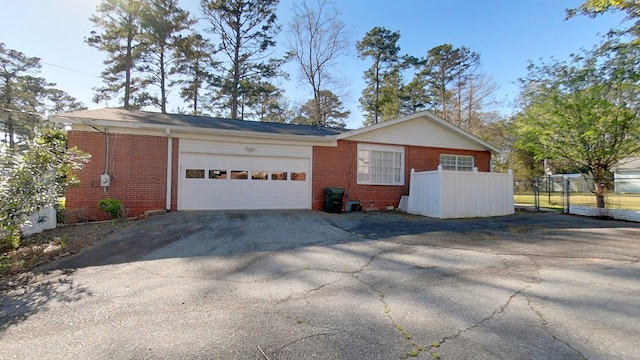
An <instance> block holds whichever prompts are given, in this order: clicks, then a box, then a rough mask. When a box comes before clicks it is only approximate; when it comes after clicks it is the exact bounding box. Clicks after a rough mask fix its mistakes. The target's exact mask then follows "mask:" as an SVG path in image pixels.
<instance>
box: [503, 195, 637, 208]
mask: <svg viewBox="0 0 640 360" xmlns="http://www.w3.org/2000/svg"><path fill="white" fill-rule="evenodd" d="M513 201H514V203H516V204H523V205H531V206H533V205H534V203H535V197H534V195H533V194H516V195H514V196H513ZM569 202H570V203H571V204H573V205H584V206H596V196H595V195H593V194H571V196H570V197H569ZM605 203H606V206H607V208H609V209H626V210H640V194H608V195H607V196H606V197H605ZM562 205H563V196H562V194H560V193H552V194H551V196H549V195H548V194H547V193H542V192H541V193H540V207H544V208H552V209H562Z"/></svg>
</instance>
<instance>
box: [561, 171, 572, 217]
mask: <svg viewBox="0 0 640 360" xmlns="http://www.w3.org/2000/svg"><path fill="white" fill-rule="evenodd" d="M563 178H564V186H563V187H562V192H563V194H562V195H563V200H564V201H563V203H564V206H563V207H562V212H563V213H565V214H570V213H571V211H570V209H569V207H570V199H569V198H570V197H571V195H570V193H571V180H569V177H568V176H566V175H565V176H563Z"/></svg>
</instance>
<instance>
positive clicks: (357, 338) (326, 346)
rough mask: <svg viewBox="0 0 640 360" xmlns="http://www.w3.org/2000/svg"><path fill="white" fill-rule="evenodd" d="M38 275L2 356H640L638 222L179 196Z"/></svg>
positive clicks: (10, 313) (23, 288) (1, 335)
mask: <svg viewBox="0 0 640 360" xmlns="http://www.w3.org/2000/svg"><path fill="white" fill-rule="evenodd" d="M34 275H35V280H32V281H30V282H29V283H26V284H22V285H20V286H17V287H14V288H13V289H5V290H3V291H2V298H1V299H0V358H3V359H43V358H45V359H68V358H82V359H104V358H112V359H131V358H149V359H263V360H264V359H403V358H416V359H434V358H440V359H634V358H635V359H638V358H640V355H639V354H640V353H639V352H638V348H637V347H638V343H639V339H640V224H635V223H626V222H617V221H607V220H598V219H589V218H582V217H575V216H568V215H559V214H529V213H526V214H516V215H513V216H508V217H500V218H489V219H469V220H436V219H429V218H424V217H417V216H411V215H406V214H400V213H393V212H375V213H343V214H326V213H322V212H314V211H219V212H175V213H170V214H166V215H162V216H157V217H152V218H150V219H146V220H142V221H139V222H138V223H136V224H135V225H133V226H130V227H128V228H126V229H125V230H123V231H122V232H119V233H116V234H113V235H112V236H111V238H110V239H108V240H107V241H105V242H103V243H101V244H100V245H98V246H96V247H94V248H91V249H87V250H85V251H84V252H82V253H80V254H78V255H76V256H74V257H72V258H69V259H65V260H63V261H60V262H58V263H55V264H51V265H49V266H47V267H45V268H42V269H39V270H38V272H37V273H36V274H34Z"/></svg>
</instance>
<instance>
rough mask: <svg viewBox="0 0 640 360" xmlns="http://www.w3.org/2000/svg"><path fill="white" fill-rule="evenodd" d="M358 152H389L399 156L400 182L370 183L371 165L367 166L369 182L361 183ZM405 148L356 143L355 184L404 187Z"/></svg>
mask: <svg viewBox="0 0 640 360" xmlns="http://www.w3.org/2000/svg"><path fill="white" fill-rule="evenodd" d="M360 151H369V152H371V151H377V152H390V153H394V154H398V153H399V154H400V181H399V182H393V183H378V182H372V181H371V165H370V164H369V180H368V181H362V180H360V179H359V176H358V175H359V168H360V166H359V164H358V163H359V161H360ZM405 163H406V159H405V148H404V146H392V145H377V144H367V143H358V146H357V147H356V183H357V184H358V185H387V186H404V184H405V181H404V180H405V179H404V172H405Z"/></svg>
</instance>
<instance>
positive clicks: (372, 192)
mask: <svg viewBox="0 0 640 360" xmlns="http://www.w3.org/2000/svg"><path fill="white" fill-rule="evenodd" d="M391 145H393V144H391ZM357 151H358V143H357V142H355V141H347V140H339V141H338V146H337V147H323V146H314V147H313V187H312V208H313V209H314V210H322V209H324V199H325V198H324V189H325V188H326V187H341V188H344V189H345V198H344V199H343V202H344V204H345V205H346V202H347V201H349V200H359V201H360V203H361V204H362V207H363V209H367V208H369V207H372V208H375V209H378V210H383V209H384V208H385V207H386V206H388V205H393V206H395V207H397V206H398V203H399V201H400V197H401V196H402V195H407V194H408V193H409V179H410V172H411V169H412V168H413V169H415V170H416V171H429V170H436V169H437V168H438V164H439V163H440V154H452V155H472V156H474V157H475V160H474V161H475V162H474V164H475V166H476V167H477V168H478V171H484V172H487V171H489V170H490V166H491V153H490V152H489V151H473V150H452V149H444V148H433V147H420V146H405V176H404V179H405V185H402V186H397V185H395V186H394V185H358V184H357Z"/></svg>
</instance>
